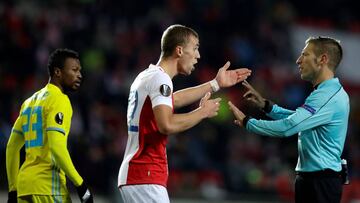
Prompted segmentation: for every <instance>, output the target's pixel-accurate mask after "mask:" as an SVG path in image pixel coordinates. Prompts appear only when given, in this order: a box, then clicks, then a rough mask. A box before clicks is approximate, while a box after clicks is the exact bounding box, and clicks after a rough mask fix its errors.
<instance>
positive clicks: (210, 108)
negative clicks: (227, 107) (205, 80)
mask: <svg viewBox="0 0 360 203" xmlns="http://www.w3.org/2000/svg"><path fill="white" fill-rule="evenodd" d="M210 97H211V93H210V92H208V93H206V94H205V96H204V97H203V98H202V99H201V100H200V108H201V109H202V110H203V112H204V113H205V117H206V118H211V117H214V116H217V114H218V111H219V107H220V101H221V98H215V99H210Z"/></svg>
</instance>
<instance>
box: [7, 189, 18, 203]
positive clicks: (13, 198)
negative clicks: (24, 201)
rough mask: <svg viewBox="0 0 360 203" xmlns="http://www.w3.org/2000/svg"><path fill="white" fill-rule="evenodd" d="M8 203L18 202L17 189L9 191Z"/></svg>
mask: <svg viewBox="0 0 360 203" xmlns="http://www.w3.org/2000/svg"><path fill="white" fill-rule="evenodd" d="M7 203H17V192H16V191H10V192H9V194H8V201H7Z"/></svg>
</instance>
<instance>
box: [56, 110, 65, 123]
mask: <svg viewBox="0 0 360 203" xmlns="http://www.w3.org/2000/svg"><path fill="white" fill-rule="evenodd" d="M63 120H64V114H63V113H61V112H59V113H57V114H56V115H55V122H56V123H57V124H59V125H62V124H63Z"/></svg>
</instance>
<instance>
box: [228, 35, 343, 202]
mask: <svg viewBox="0 0 360 203" xmlns="http://www.w3.org/2000/svg"><path fill="white" fill-rule="evenodd" d="M341 58H342V48H341V45H340V43H339V41H338V40H335V39H333V38H329V37H317V38H315V37H310V38H309V39H307V40H306V42H305V48H304V49H303V51H302V53H301V55H300V57H299V58H298V59H297V61H296V63H297V64H298V67H299V72H300V75H301V79H303V80H306V81H309V82H311V83H312V85H313V87H314V90H313V91H312V92H311V94H310V95H309V96H308V97H307V98H306V100H305V102H304V104H303V105H302V106H300V107H298V108H297V109H296V110H295V111H292V110H288V109H285V108H282V107H280V106H278V105H276V104H273V103H272V102H270V101H268V100H266V99H264V98H263V97H262V96H261V95H260V94H259V93H258V92H257V91H256V90H255V89H254V88H253V87H252V86H251V85H250V84H249V83H247V82H244V83H243V85H244V86H245V87H246V88H247V89H248V91H247V92H246V93H245V94H244V97H245V98H246V99H247V100H249V101H252V102H254V103H255V104H256V105H257V106H258V107H259V108H262V109H263V110H264V111H265V112H266V113H267V115H268V116H269V117H270V118H272V119H273V120H272V121H266V120H258V119H254V118H251V117H249V116H246V115H245V114H244V113H243V112H241V111H240V110H239V109H238V108H237V107H235V106H234V105H233V104H232V103H231V102H229V105H230V109H231V110H232V111H233V113H234V115H235V117H236V120H235V124H237V125H239V126H240V127H245V128H246V129H247V130H248V131H250V132H253V133H257V134H261V135H266V136H273V137H287V136H291V135H294V134H298V154H299V157H298V163H297V166H296V169H295V170H296V174H297V175H296V181H295V201H296V203H309V202H316V203H339V202H340V200H341V194H342V179H341V178H342V177H341V170H342V167H341V158H340V156H341V154H342V151H343V148H344V142H345V138H346V131H347V125H348V118H349V111H350V107H349V96H348V94H347V93H346V92H345V90H344V88H343V87H342V85H341V84H340V82H339V79H338V78H336V77H334V74H335V70H336V67H337V66H338V65H339V63H340V61H341Z"/></svg>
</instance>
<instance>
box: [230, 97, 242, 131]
mask: <svg viewBox="0 0 360 203" xmlns="http://www.w3.org/2000/svg"><path fill="white" fill-rule="evenodd" d="M228 104H229V107H230V110H231V111H232V112H233V114H234V116H235V118H236V119H235V120H234V123H235V124H236V125H238V126H240V127H244V126H243V120H244V118H245V117H246V116H245V114H244V113H243V112H242V111H240V110H239V109H238V108H237V107H236V106H235V105H234V104H233V103H232V102H231V101H229V102H228Z"/></svg>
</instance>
